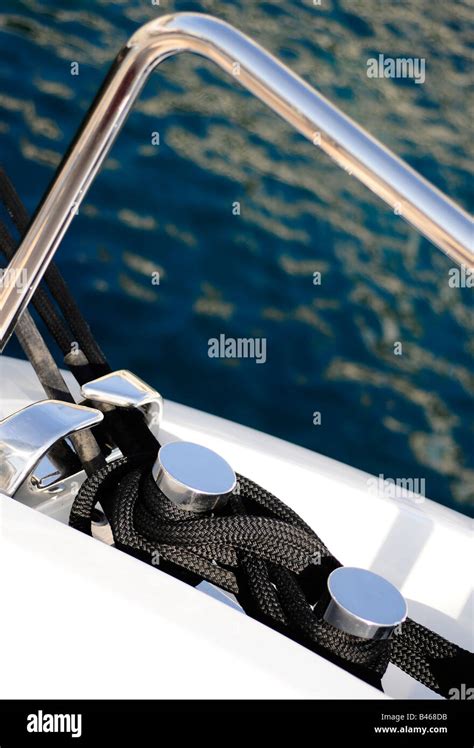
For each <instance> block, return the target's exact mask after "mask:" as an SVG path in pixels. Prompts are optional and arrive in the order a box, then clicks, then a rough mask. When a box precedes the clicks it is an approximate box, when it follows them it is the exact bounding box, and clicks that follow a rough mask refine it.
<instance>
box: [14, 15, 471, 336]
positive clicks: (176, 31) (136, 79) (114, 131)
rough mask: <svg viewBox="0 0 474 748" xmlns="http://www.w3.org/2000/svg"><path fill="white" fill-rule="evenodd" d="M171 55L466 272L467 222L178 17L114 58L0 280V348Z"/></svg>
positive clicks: (313, 94) (226, 33) (259, 63)
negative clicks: (229, 80)
mask: <svg viewBox="0 0 474 748" xmlns="http://www.w3.org/2000/svg"><path fill="white" fill-rule="evenodd" d="M179 52H194V53H196V54H199V55H202V56H204V57H207V58H208V59H210V60H213V61H214V62H215V63H216V64H217V65H219V67H221V68H222V69H223V70H225V71H226V72H228V73H230V74H231V75H233V77H235V78H236V80H238V82H239V83H241V84H242V85H243V86H244V87H245V88H247V89H248V90H249V91H251V92H252V93H253V94H254V95H255V96H257V97H258V98H259V99H261V100H262V101H263V102H265V104H267V105H268V106H269V107H270V108H271V109H273V110H274V111H275V112H276V113H277V114H279V115H280V116H281V117H282V118H283V119H285V120H286V121H287V122H289V123H290V124H291V125H293V127H294V128H295V129H296V130H298V131H299V132H301V133H302V134H303V135H304V136H305V137H307V138H309V139H310V140H311V141H313V142H317V144H318V145H319V146H320V147H321V148H322V149H323V151H325V152H326V153H327V154H328V155H329V156H331V158H332V159H334V161H336V163H338V164H339V165H340V166H342V167H343V168H345V169H346V170H348V171H350V172H351V173H352V174H353V175H354V176H355V177H357V178H358V179H359V180H360V181H361V182H363V183H364V184H365V185H367V187H369V189H371V190H372V191H373V192H375V193H376V194H377V195H379V196H380V197H381V198H382V199H383V200H384V201H385V202H386V203H387V204H388V205H390V206H391V207H393V208H397V213H399V214H400V215H402V216H403V217H404V218H405V219H406V220H407V221H408V222H409V223H411V224H412V225H413V226H415V227H416V228H417V229H418V230H419V231H420V232H421V233H422V234H424V235H425V236H426V237H427V238H428V239H430V240H431V241H432V242H433V244H435V245H436V246H438V247H439V248H440V249H442V250H443V251H444V252H446V254H447V255H449V256H450V257H451V258H452V259H453V260H454V261H455V262H457V263H459V264H463V265H465V266H467V267H472V266H474V251H473V248H472V221H471V219H470V217H469V215H468V214H467V213H465V212H464V211H463V210H462V209H461V208H459V207H458V206H457V205H455V204H454V203H453V202H451V200H449V199H448V198H447V197H446V196H444V195H443V194H442V193H441V192H439V191H438V190H437V189H436V188H435V187H433V186H432V185H430V184H429V183H428V182H427V181H426V180H424V179H423V178H422V177H421V176H420V175H419V174H417V173H416V172H415V171H414V170H413V169H411V168H410V167H409V166H408V165H407V164H405V163H404V162H403V161H401V160H400V159H398V158H397V157H396V156H394V155H393V154H392V153H391V152H390V151H388V150H387V149H386V148H385V147H384V146H383V145H381V144H380V143H379V142H378V141H377V140H375V139H374V138H372V137H371V136H370V135H369V134H368V133H367V132H365V131H364V130H363V129H362V128H360V127H359V126H358V125H357V124H355V122H353V121H352V120H350V119H349V118H348V117H346V116H345V115H344V114H342V112H340V111H339V110H338V109H337V108H336V107H334V106H332V104H330V103H329V101H327V100H326V99H325V98H324V97H323V96H321V95H320V94H319V93H318V92H317V91H315V90H314V89H313V88H311V87H310V86H309V85H308V84H306V83H305V82H304V81H303V80H302V79H301V78H299V77H298V76H297V75H295V74H294V73H292V72H291V70H289V69H288V68H287V67H286V66H285V65H283V64H282V63H281V62H279V61H278V60H277V59H276V58H275V57H273V56H272V55H271V54H269V53H268V52H266V51H265V50H264V49H262V48H261V47H259V46H258V45H257V44H256V43H255V42H253V41H252V40H251V39H249V38H248V37H247V36H245V35H244V34H242V33H240V32H239V31H237V30H236V29H234V28H233V27H232V26H229V25H228V24H226V23H223V22H222V21H219V20H217V19H216V18H213V17H212V16H206V15H201V14H198V13H177V14H175V15H168V16H164V17H162V18H159V19H157V20H155V21H151V22H150V23H147V24H146V25H145V26H142V27H141V28H140V29H139V30H138V31H137V32H136V33H135V34H134V35H133V36H132V37H131V39H130V40H129V42H128V44H127V45H126V46H125V47H124V48H123V49H122V51H121V52H120V54H119V55H118V57H117V59H116V60H115V62H114V64H113V66H112V69H111V71H110V73H109V75H108V77H107V79H106V81H105V83H104V86H103V88H102V90H101V92H100V94H99V96H98V97H97V98H96V101H95V103H94V105H93V107H92V108H91V110H90V112H89V114H88V116H87V118H86V120H85V122H84V124H83V126H82V128H81V130H80V132H79V135H78V137H77V139H76V141H75V143H74V146H73V147H72V149H71V150H70V152H69V154H68V155H67V157H66V158H65V159H64V161H63V163H62V165H61V167H60V169H59V170H58V173H57V176H56V179H55V180H54V182H53V184H52V186H51V188H50V189H49V191H48V193H47V195H46V197H45V198H44V200H43V202H42V204H41V205H40V207H39V209H38V211H37V212H36V214H35V217H34V219H33V221H32V223H31V225H30V228H29V230H28V232H27V234H26V236H25V237H24V239H23V241H22V243H21V245H20V247H19V249H18V251H17V253H16V255H15V258H14V259H13V260H12V261H11V263H10V265H9V268H8V269H7V273H6V274H5V276H4V282H3V283H2V286H1V288H0V349H1V348H3V346H4V345H5V343H6V341H7V340H8V338H9V337H10V335H11V333H12V332H13V329H14V327H15V324H16V321H17V319H18V317H19V315H20V314H21V312H22V311H23V310H24V309H25V307H26V305H27V304H28V302H29V301H30V299H31V296H32V294H33V293H34V291H35V289H36V287H37V285H38V283H39V282H40V280H41V278H42V276H43V274H44V272H45V270H46V268H47V267H48V264H49V263H50V261H51V259H52V257H53V255H54V253H55V252H56V250H57V248H58V246H59V243H60V241H61V239H62V237H63V236H64V233H65V232H66V230H67V228H68V226H69V224H70V223H71V221H72V219H73V217H74V215H75V214H76V212H77V209H78V207H79V205H80V203H81V201H82V199H83V198H84V196H85V194H86V192H87V190H88V188H89V186H90V184H91V182H92V180H93V179H94V177H95V175H96V174H97V172H98V170H99V168H100V166H101V164H102V163H103V161H104V159H105V157H106V156H107V154H108V152H109V150H110V148H111V146H112V143H113V142H114V140H115V138H116V137H117V135H118V133H119V132H120V128H121V127H122V125H123V123H124V121H125V118H126V117H127V114H128V113H129V111H130V109H131V108H132V106H133V103H134V101H135V99H136V98H137V96H138V94H139V93H140V91H141V89H142V87H143V85H144V84H145V82H146V80H147V79H148V76H149V75H150V73H151V72H152V71H153V70H154V69H155V68H156V67H157V66H158V65H159V64H160V63H161V62H162V61H163V60H165V59H166V58H167V57H171V56H172V55H175V54H177V53H179ZM236 63H238V64H237V65H236ZM316 135H317V137H316ZM25 272H26V278H27V280H28V286H27V288H25V289H24V290H22V291H21V292H18V289H17V287H16V286H15V284H14V283H11V284H9V283H8V279H9V278H12V279H14V278H15V277H19V275H18V274H20V277H24V275H25ZM5 279H6V282H5Z"/></svg>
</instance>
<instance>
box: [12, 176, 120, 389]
mask: <svg viewBox="0 0 474 748" xmlns="http://www.w3.org/2000/svg"><path fill="white" fill-rule="evenodd" d="M0 200H1V201H2V202H3V203H4V205H5V207H6V209H7V211H8V214H9V215H10V217H11V219H12V221H13V223H14V225H15V226H16V228H17V230H18V233H19V236H20V237H22V236H23V235H24V233H25V231H26V229H27V228H28V225H29V222H30V219H29V216H28V213H27V211H26V208H25V206H24V205H23V203H22V201H21V200H20V198H19V196H18V193H17V192H16V190H15V188H14V186H13V184H12V182H11V181H10V179H9V177H8V175H7V174H6V173H5V171H4V170H3V169H2V168H1V167H0ZM2 238H3V239H5V232H4V231H3V232H2ZM4 251H5V254H6V255H7V258H8V259H11V257H12V256H13V255H14V253H15V247H14V246H12V243H11V241H9V240H6V241H5V245H4ZM44 281H45V283H46V285H47V287H48V289H49V291H50V292H51V294H52V296H53V298H54V300H55V301H56V303H57V305H58V307H59V308H60V309H61V311H62V312H63V314H64V317H65V319H66V320H67V324H68V326H69V328H70V329H69V330H68V329H67V326H66V324H65V322H64V320H62V319H61V318H60V316H59V315H58V314H57V312H56V310H55V309H54V306H53V305H52V303H51V301H50V299H49V297H48V295H47V293H46V292H45V290H44V289H43V288H41V286H40V287H38V289H37V290H36V292H35V294H34V296H33V304H34V306H35V308H36V309H37V311H38V313H39V314H40V316H41V318H42V319H43V320H44V322H45V324H46V326H47V327H48V329H49V330H50V332H51V334H52V335H53V337H54V339H55V341H56V343H57V344H58V345H59V347H60V349H61V351H62V353H63V355H66V354H68V353H69V352H70V351H71V346H72V345H73V344H74V343H77V344H78V346H79V347H80V349H81V350H82V351H83V352H84V354H85V356H86V357H87V359H88V361H89V364H90V365H91V367H92V371H93V377H99V376H101V375H103V374H107V373H108V372H109V371H110V367H109V365H108V364H107V361H106V359H105V356H104V354H103V353H102V351H101V350H100V348H99V346H98V345H97V343H96V341H95V339H94V337H93V335H92V333H91V330H90V327H89V325H88V324H87V322H86V320H85V319H84V317H83V315H82V313H81V311H80V309H79V307H78V306H77V303H76V301H75V300H74V297H73V296H72V294H71V292H70V290H69V288H68V286H67V284H66V282H65V281H64V279H63V277H62V276H61V273H60V272H59V270H58V269H57V267H56V265H55V264H54V263H53V262H51V263H50V264H49V266H48V269H47V270H46V272H45V274H44ZM90 378H91V377H90V376H89V379H90ZM78 381H80V380H78ZM84 381H86V380H84ZM80 383H81V384H83V382H80Z"/></svg>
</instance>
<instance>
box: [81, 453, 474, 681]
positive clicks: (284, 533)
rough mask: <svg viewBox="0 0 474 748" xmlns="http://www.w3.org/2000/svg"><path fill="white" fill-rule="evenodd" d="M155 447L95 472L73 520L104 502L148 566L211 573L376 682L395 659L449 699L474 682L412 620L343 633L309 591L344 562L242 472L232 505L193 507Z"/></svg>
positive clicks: (447, 649)
mask: <svg viewBox="0 0 474 748" xmlns="http://www.w3.org/2000/svg"><path fill="white" fill-rule="evenodd" d="M155 454H156V453H152V452H149V453H147V454H146V455H136V456H135V457H134V458H124V459H122V460H118V461H116V462H115V463H112V464H111V465H107V467H106V468H104V469H103V470H102V471H99V472H98V473H97V474H96V475H95V476H93V477H92V478H90V479H88V480H87V481H86V482H85V483H84V484H83V486H82V488H81V490H80V491H79V493H78V495H77V497H76V500H75V501H74V504H73V507H72V511H71V516H70V525H71V526H72V527H75V528H76V529H78V530H81V531H82V532H86V533H88V534H91V517H92V512H93V509H94V506H95V504H96V503H97V502H98V501H99V502H100V504H101V506H102V507H103V509H104V511H105V514H106V516H107V518H108V520H109V522H110V525H111V529H112V533H113V537H114V542H115V545H116V546H117V547H118V548H119V549H120V550H123V551H125V552H127V553H131V554H132V555H135V556H137V557H138V558H140V559H142V560H143V561H145V562H147V563H149V564H153V565H158V560H159V566H160V568H161V569H162V570H164V571H167V572H168V573H171V574H174V576H178V577H180V578H181V579H184V581H187V582H188V583H190V584H198V583H199V582H200V581H202V580H206V581H208V582H211V583H213V584H215V585H217V586H219V587H221V588H223V589H225V590H228V591H230V592H232V593H233V594H235V595H236V597H237V599H238V601H239V602H240V604H241V605H242V607H243V608H244V610H245V611H246V612H247V613H248V614H249V615H252V616H253V617H255V618H257V619H258V620H260V621H263V622H264V623H266V624H267V625H270V626H271V627H272V628H274V629H276V630H277V631H280V632H282V633H284V634H285V635H286V636H289V637H291V638H292V639H294V640H295V641H297V642H299V643H301V644H303V645H304V646H306V647H308V648H310V649H311V650H313V651H315V652H317V653H318V654H322V655H324V656H325V657H326V658H328V659H330V660H331V661H333V662H335V663H337V664H338V665H339V666H341V667H344V668H345V669H346V670H349V671H350V672H352V673H353V674H355V675H357V676H358V677H360V678H363V679H364V680H366V681H367V682H369V683H371V684H372V685H374V686H376V687H378V688H381V678H382V677H383V674H384V673H385V670H386V668H387V665H388V663H389V662H392V663H393V664H394V665H396V666H398V667H399V668H401V669H402V670H404V671H405V672H406V673H408V674H409V675H411V676H412V677H414V678H416V679H417V680H418V681H420V682H421V683H424V684H425V685H427V686H428V687H429V688H431V689H433V690H435V691H437V692H438V693H440V694H442V695H444V696H447V695H448V694H449V688H451V687H452V686H453V685H456V684H457V683H456V678H458V679H459V678H464V680H459V683H463V682H464V683H465V682H467V681H466V678H467V677H468V673H469V663H470V657H472V655H470V653H469V652H466V651H465V650H463V649H461V648H460V647H458V646H457V645H455V644H452V643H451V642H448V641H446V640H445V639H443V638H442V637H440V636H439V635H438V634H435V633H434V632H431V631H429V630H428V629H424V627H422V626H420V625H419V624H417V623H415V622H414V621H412V620H410V619H408V620H407V621H406V623H404V624H403V625H402V627H401V631H400V633H397V634H396V635H394V636H393V637H392V639H390V640H383V641H375V640H368V639H363V638H361V637H356V636H352V635H349V634H346V633H345V632H342V631H339V630H338V629H336V628H335V627H333V626H331V625H330V624H329V623H327V622H326V621H324V619H323V618H322V617H321V616H320V614H319V612H318V610H319V608H318V605H314V604H313V599H312V597H313V598H314V596H315V590H316V591H317V598H318V599H319V598H320V597H321V594H322V591H323V590H324V589H325V587H326V581H327V576H328V574H329V573H330V571H332V570H333V569H334V568H337V567H338V566H340V563H339V562H338V561H337V559H335V558H334V557H333V556H332V554H331V553H330V551H329V550H328V549H327V547H326V546H325V544H324V543H323V542H322V541H321V540H320V538H319V537H318V536H317V535H316V534H315V533H314V531H313V530H312V529H311V528H310V527H309V526H308V525H306V523H305V522H303V520H302V519H301V518H300V517H299V516H298V515H297V514H295V512H293V511H292V510H291V509H290V508H289V507H287V506H286V505H285V504H284V503H283V502H281V501H280V500H279V499H277V498H276V497H275V496H273V495H272V494H271V493H269V492H268V491H265V490H264V489H262V488H260V486H258V485H257V484H255V483H253V482H252V481H250V480H249V479H248V478H245V477H243V476H241V475H239V476H238V493H236V494H235V495H234V496H232V497H231V499H230V501H229V503H228V505H227V506H226V507H225V509H223V510H221V511H220V512H219V514H206V515H196V514H193V513H192V512H188V511H185V510H182V509H180V508H179V507H177V506H176V505H175V504H174V503H173V502H171V501H170V500H169V499H168V498H167V497H166V496H165V495H164V494H163V493H162V492H161V491H160V489H159V488H158V487H157V486H156V484H155V482H154V480H153V478H152V476H151V465H152V463H153V461H154V457H155ZM308 588H311V589H312V597H311V595H307V594H306V590H307V589H308ZM446 662H447V663H449V665H450V667H451V676H450V678H449V679H448V680H446V678H444V676H443V673H444V672H445V671H446V668H445V664H446ZM453 663H456V668H455V671H454V672H452V665H453ZM453 679H454V680H453Z"/></svg>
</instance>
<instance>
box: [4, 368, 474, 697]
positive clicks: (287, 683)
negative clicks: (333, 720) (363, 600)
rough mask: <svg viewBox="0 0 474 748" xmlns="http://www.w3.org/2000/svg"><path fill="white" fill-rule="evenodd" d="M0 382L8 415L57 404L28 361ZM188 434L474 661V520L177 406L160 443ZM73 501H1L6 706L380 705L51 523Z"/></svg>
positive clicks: (245, 622)
mask: <svg viewBox="0 0 474 748" xmlns="http://www.w3.org/2000/svg"><path fill="white" fill-rule="evenodd" d="M0 383H1V399H0V418H2V417H5V416H6V415H8V414H10V413H11V412H14V411H15V410H18V409H19V408H21V407H24V406H25V405H27V404H28V403H30V402H33V401H35V400H39V399H44V394H43V393H42V391H41V389H40V388H39V386H38V383H37V381H36V378H35V375H34V373H33V371H32V370H31V368H30V367H29V365H28V364H26V363H22V362H17V361H13V360H12V359H8V358H6V357H0ZM175 437H179V438H185V439H189V440H193V441H197V442H200V443H203V444H205V445H206V446H209V447H211V448H214V449H215V450H216V451H218V452H219V453H220V454H222V456H223V457H225V458H226V459H227V460H228V461H229V462H230V463H231V464H232V466H233V467H234V468H235V469H236V470H237V471H238V472H241V473H243V474H245V475H247V476H248V477H249V478H252V479H253V480H255V481H257V482H258V483H260V484H261V485H262V486H264V487H265V488H267V489H268V490H270V491H272V492H274V493H275V494H276V495H278V496H279V497H280V498H281V499H283V500H284V501H285V502H287V503H288V504H289V505H291V506H292V507H293V509H295V510H296V511H297V512H298V513H299V514H300V515H301V516H302V517H303V518H304V519H305V520H306V521H307V522H308V523H309V524H310V525H311V526H312V527H313V528H314V529H315V530H316V531H317V533H318V534H319V535H320V536H321V538H322V539H323V540H324V541H325V543H326V544H327V545H328V546H329V548H330V549H331V550H332V552H333V553H334V554H335V555H336V556H337V557H338V558H339V559H340V560H341V561H342V562H343V563H344V564H348V565H349V564H350V565H354V566H362V567H365V568H368V569H372V570H373V571H376V572H379V573H381V574H383V575H384V576H385V577H387V578H388V579H390V580H391V581H392V582H393V583H394V584H396V585H397V586H398V587H399V589H400V590H401V591H402V593H403V594H404V595H405V596H406V598H407V599H408V605H409V615H410V616H411V617H412V618H415V619H416V620H418V621H419V622H420V623H423V624H425V625H427V626H429V627H430V628H432V629H434V630H436V631H437V632H439V633H440V634H442V635H443V636H446V637H447V638H450V639H451V640H453V641H455V642H457V643H458V644H460V645H461V646H465V647H467V648H469V649H472V648H473V633H472V600H473V596H472V584H471V580H470V576H471V574H470V570H471V569H472V568H473V563H472V561H473V559H472V548H473V546H472V523H471V521H470V520H469V519H468V518H467V517H465V516H463V515H460V514H458V513H456V512H453V511H451V510H449V509H446V508H444V507H442V506H439V505H437V504H434V503H433V502H431V501H429V500H428V499H426V500H423V501H422V502H421V503H418V502H417V501H416V500H414V499H413V498H412V499H400V500H397V499H394V498H389V497H386V496H380V495H377V494H375V493H374V492H373V491H372V490H371V481H370V479H371V476H369V475H367V474H366V473H363V472H361V471H359V470H355V469H354V468H351V467H348V466H346V465H342V464H341V463H338V462H336V461H334V460H331V459H329V458H327V457H324V456H321V455H318V454H316V453H313V452H310V451H308V450H305V449H302V448H300V447H296V446H294V445H291V444H288V443H286V442H284V441H282V440H279V439H275V438H273V437H270V436H267V435H265V434H262V433H260V432H257V431H254V430H252V429H248V428H246V427H244V426H239V425H237V424H233V423H229V422H228V421H225V420H223V419H220V418H216V417H214V416H210V415H207V414H204V413H202V412H199V411H196V410H193V409H191V408H187V407H185V406H182V405H178V404H175V403H171V402H168V401H165V422H164V427H163V432H162V433H161V434H160V438H161V440H162V441H163V442H164V441H166V440H167V439H170V438H175ZM70 501H71V497H70V496H63V497H62V496H56V497H54V498H47V500H46V501H45V502H44V504H43V505H42V506H39V507H37V508H39V509H40V511H39V512H38V511H32V510H31V509H30V508H29V507H26V506H23V505H22V504H21V503H19V502H16V501H12V500H11V499H8V498H6V497H2V496H1V495H0V564H1V568H2V570H6V571H4V572H2V575H1V576H0V596H1V597H0V599H1V600H2V608H3V610H4V614H3V615H2V616H1V617H0V640H1V642H2V645H1V652H0V659H1V661H2V676H1V677H0V698H7V697H9V698H33V697H41V698H53V697H56V698H59V697H62V698H86V697H87V698H193V697H195V698H199V697H201V698H207V697H209V698H211V697H212V698H230V697H234V698H293V697H294V698H377V697H380V696H382V695H381V694H379V693H378V692H377V691H375V689H372V688H371V687H370V686H367V685H366V684H364V683H362V682H361V681H358V680H357V679H355V678H353V677H352V676H350V675H348V674H347V673H345V672H344V671H342V670H340V669H339V668H337V667H335V666H334V665H332V664H330V663H328V662H326V661H325V660H324V659H322V658H320V657H318V656H317V655H315V654H313V653H311V652H308V651H307V650H305V649H304V648H303V647H300V646H299V645H297V644H295V643H293V642H291V641H289V640H287V639H286V638H284V637H282V636H280V635H279V634H276V633H275V632H273V631H271V630H269V629H267V628H266V627H264V626H262V625H261V624H259V623H257V622H255V621H253V620H251V619H249V618H247V617H246V616H244V615H242V614H241V613H240V612H238V611H236V610H234V609H232V608H231V607H229V606H227V605H223V604H222V603H220V602H217V601H215V600H212V599H211V598H210V597H209V596H208V595H204V594H202V593H201V592H199V591H196V590H194V589H191V588H189V587H187V586H186V585H184V584H182V583H180V582H178V581H176V580H174V579H172V578H170V577H168V576H167V575H165V574H163V573H161V572H160V571H159V570H156V569H152V568H150V567H148V566H146V565H145V564H142V563H140V562H138V561H137V560H135V559H133V558H130V557H128V556H126V555H125V554H122V553H119V552H117V551H116V550H115V549H113V548H110V547H108V546H106V545H104V544H102V543H100V542H98V541H97V540H94V539H91V538H87V537H85V536H83V535H81V534H80V533H77V532H75V531H73V530H71V529H70V528H68V527H66V526H65V525H64V524H61V523H60V522H55V521H54V520H52V519H51V517H56V518H57V519H60V520H62V522H64V521H67V513H68V507H69V505H70ZM45 514H49V515H50V516H49V517H48V516H44V515H45ZM103 631H107V635H106V639H107V644H106V645H104V644H102V643H101V642H102V632H103ZM109 652H114V658H111V657H110V656H109V654H108V653H109ZM119 652H120V653H121V654H120V656H119V655H118V653H119ZM384 687H385V689H386V691H387V693H388V694H390V695H391V696H394V697H406V698H410V697H412V698H417V697H433V696H434V695H433V694H432V692H431V691H429V690H428V689H425V688H424V687H423V686H420V685H419V684H417V683H415V682H414V681H412V680H411V679H410V678H408V677H407V676H405V675H404V674H402V673H401V672H400V671H398V670H397V669H396V668H394V667H392V666H390V668H389V670H388V672H387V674H386V676H385V678H384ZM382 698H383V696H382Z"/></svg>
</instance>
